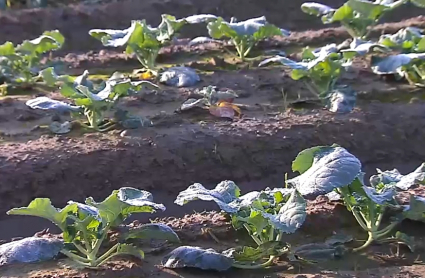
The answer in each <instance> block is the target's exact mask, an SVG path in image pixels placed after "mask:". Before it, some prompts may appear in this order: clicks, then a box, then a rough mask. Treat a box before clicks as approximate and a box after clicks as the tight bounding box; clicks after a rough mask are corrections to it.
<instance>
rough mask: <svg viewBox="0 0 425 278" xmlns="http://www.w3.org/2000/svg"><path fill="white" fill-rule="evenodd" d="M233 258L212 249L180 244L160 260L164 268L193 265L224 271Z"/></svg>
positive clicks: (229, 266)
mask: <svg viewBox="0 0 425 278" xmlns="http://www.w3.org/2000/svg"><path fill="white" fill-rule="evenodd" d="M232 264H233V259H232V258H229V257H227V256H225V255H223V254H220V253H218V252H216V251H215V250H214V249H202V248H200V247H192V246H180V247H178V248H176V249H174V250H173V251H171V252H170V253H169V254H168V255H166V256H165V257H164V258H163V260H162V265H163V266H164V267H166V268H184V267H194V268H199V269H203V270H216V271H226V270H228V269H229V268H231V267H232Z"/></svg>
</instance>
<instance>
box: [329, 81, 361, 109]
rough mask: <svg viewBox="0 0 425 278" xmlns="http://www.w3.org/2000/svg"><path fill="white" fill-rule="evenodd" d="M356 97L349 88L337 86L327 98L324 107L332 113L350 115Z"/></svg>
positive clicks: (354, 92)
mask: <svg viewBox="0 0 425 278" xmlns="http://www.w3.org/2000/svg"><path fill="white" fill-rule="evenodd" d="M356 96H357V93H356V91H354V90H353V89H352V88H351V87H350V86H338V87H336V88H335V89H334V90H333V91H332V92H331V93H330V94H329V95H328V96H327V99H326V107H327V108H328V109H329V111H331V112H334V113H350V112H351V111H352V110H353V109H354V106H355V105H356Z"/></svg>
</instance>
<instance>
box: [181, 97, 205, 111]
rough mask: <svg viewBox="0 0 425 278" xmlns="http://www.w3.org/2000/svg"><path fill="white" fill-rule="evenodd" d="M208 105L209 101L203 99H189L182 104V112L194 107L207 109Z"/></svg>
mask: <svg viewBox="0 0 425 278" xmlns="http://www.w3.org/2000/svg"><path fill="white" fill-rule="evenodd" d="M207 104H208V101H207V100H206V99H204V98H201V99H196V98H189V99H188V100H186V101H185V102H183V103H182V105H181V107H180V110H181V111H186V110H189V109H192V108H194V107H206V105H207Z"/></svg>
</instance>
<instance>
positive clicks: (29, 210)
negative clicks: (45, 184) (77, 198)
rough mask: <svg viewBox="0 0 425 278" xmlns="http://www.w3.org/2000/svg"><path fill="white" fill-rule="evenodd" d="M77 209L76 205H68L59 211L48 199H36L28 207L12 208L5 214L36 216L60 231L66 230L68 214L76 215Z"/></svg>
mask: <svg viewBox="0 0 425 278" xmlns="http://www.w3.org/2000/svg"><path fill="white" fill-rule="evenodd" d="M77 210H78V207H77V205H76V204H70V205H67V206H66V207H64V208H63V209H61V210H58V209H57V208H55V207H54V206H52V203H51V202H50V200H49V199H48V198H36V199H34V200H33V201H32V202H31V203H30V204H29V205H28V207H22V208H14V209H11V210H9V211H8V212H7V214H8V215H29V216H37V217H41V218H45V219H47V220H50V221H51V222H53V223H54V224H55V225H57V226H58V227H59V228H60V229H61V230H62V231H65V230H66V227H67V225H66V219H67V217H68V215H69V214H73V213H76V212H77Z"/></svg>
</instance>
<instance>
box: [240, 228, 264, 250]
mask: <svg viewBox="0 0 425 278" xmlns="http://www.w3.org/2000/svg"><path fill="white" fill-rule="evenodd" d="M243 226H244V227H245V229H246V230H247V231H248V234H249V235H250V236H251V238H252V239H253V240H254V241H255V243H257V245H258V246H260V245H261V244H262V242H261V240H260V239H259V238H258V237H256V236H254V235H253V234H251V230H250V229H249V226H248V224H246V223H244V224H243Z"/></svg>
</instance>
